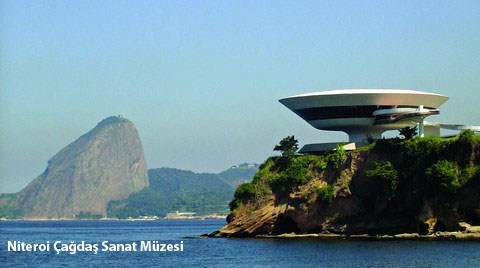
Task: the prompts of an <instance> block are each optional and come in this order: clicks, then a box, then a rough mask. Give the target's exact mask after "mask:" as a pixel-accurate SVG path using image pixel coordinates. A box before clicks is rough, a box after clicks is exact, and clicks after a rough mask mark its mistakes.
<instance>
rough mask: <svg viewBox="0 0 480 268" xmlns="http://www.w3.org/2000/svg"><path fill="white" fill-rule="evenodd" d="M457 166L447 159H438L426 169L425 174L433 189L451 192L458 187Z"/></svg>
mask: <svg viewBox="0 0 480 268" xmlns="http://www.w3.org/2000/svg"><path fill="white" fill-rule="evenodd" d="M458 173H459V171H458V168H457V166H456V165H455V164H454V163H452V162H449V161H447V160H440V161H438V162H437V163H435V164H433V165H432V166H431V167H430V168H428V169H427V171H426V172H425V175H426V177H427V179H428V181H429V182H430V184H431V187H432V188H433V189H435V190H439V191H441V192H444V193H449V194H453V193H455V192H456V191H457V190H458V188H460V186H461V185H460V182H459V176H458Z"/></svg>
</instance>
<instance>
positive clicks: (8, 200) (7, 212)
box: [0, 194, 24, 219]
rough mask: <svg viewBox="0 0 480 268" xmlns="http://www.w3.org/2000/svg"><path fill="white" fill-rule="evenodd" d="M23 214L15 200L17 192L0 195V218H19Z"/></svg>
mask: <svg viewBox="0 0 480 268" xmlns="http://www.w3.org/2000/svg"><path fill="white" fill-rule="evenodd" d="M23 215H24V212H23V210H22V209H21V208H20V207H19V205H18V202H17V194H2V195H0V218H5V219H19V218H22V217H23Z"/></svg>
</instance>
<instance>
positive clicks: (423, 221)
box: [211, 133, 480, 237]
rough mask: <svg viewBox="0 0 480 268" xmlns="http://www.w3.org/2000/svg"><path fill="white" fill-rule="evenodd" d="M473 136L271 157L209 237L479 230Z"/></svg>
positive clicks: (479, 145)
mask: <svg viewBox="0 0 480 268" xmlns="http://www.w3.org/2000/svg"><path fill="white" fill-rule="evenodd" d="M479 166H480V137H478V136H472V135H471V133H465V134H463V135H461V136H460V137H457V138H453V139H440V138H423V139H420V138H416V139H413V140H407V141H405V140H398V139H392V140H382V141H379V142H377V143H376V144H372V145H371V146H369V147H368V148H363V149H360V150H357V151H354V152H348V153H346V152H344V151H342V150H340V149H339V150H337V151H332V152H329V153H327V154H325V155H322V156H312V155H307V156H295V157H291V158H286V157H274V158H270V159H268V160H267V161H266V162H265V163H264V164H263V165H262V166H261V167H260V170H259V171H258V172H257V173H256V175H255V177H254V179H253V182H252V183H246V184H242V185H240V186H239V187H238V188H237V190H236V191H235V199H234V200H233V201H232V202H231V203H230V208H231V210H232V212H231V214H230V215H229V216H228V219H227V221H228V225H226V226H225V227H223V228H222V229H220V230H219V231H217V232H214V233H212V234H211V236H214V237H253V236H263V235H280V234H287V233H295V234H323V235H333V234H340V235H359V234H368V235H395V234H401V233H417V234H420V235H428V234H433V233H436V232H442V231H464V230H465V226H469V225H480V168H479Z"/></svg>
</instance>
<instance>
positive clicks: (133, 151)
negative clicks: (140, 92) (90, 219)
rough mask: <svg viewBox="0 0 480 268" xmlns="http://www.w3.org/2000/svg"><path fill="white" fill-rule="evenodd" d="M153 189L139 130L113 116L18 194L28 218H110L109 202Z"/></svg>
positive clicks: (51, 162)
mask: <svg viewBox="0 0 480 268" xmlns="http://www.w3.org/2000/svg"><path fill="white" fill-rule="evenodd" d="M147 186H148V175H147V167H146V164H145V158H144V154H143V148H142V144H141V142H140V139H139V136H138V133H137V130H136V129H135V127H134V125H133V124H132V122H130V121H129V120H127V119H125V118H122V117H116V116H112V117H109V118H106V119H104V120H103V121H101V122H100V123H99V124H98V125H97V126H96V127H95V128H94V129H92V130H91V131H89V132H88V133H86V134H84V135H83V136H81V137H80V138H78V139H77V140H76V141H74V142H73V143H71V144H70V145H68V146H67V147H65V148H63V149H62V150H61V151H60V152H58V153H57V154H56V155H55V156H53V157H52V158H51V159H50V160H49V161H48V166H47V168H46V170H45V171H44V172H43V173H42V174H41V175H40V176H38V177H37V178H36V179H35V180H34V181H32V182H31V183H30V184H29V185H28V186H27V187H26V188H25V189H23V190H22V191H20V193H19V194H18V203H19V206H20V207H21V208H22V209H23V211H24V215H25V218H74V217H75V216H76V215H79V214H80V213H81V212H83V213H91V214H94V215H102V216H105V215H106V206H107V203H108V202H109V201H110V200H118V199H123V198H127V197H128V196H129V195H130V194H132V193H135V192H138V191H140V190H141V189H143V188H145V187H147Z"/></svg>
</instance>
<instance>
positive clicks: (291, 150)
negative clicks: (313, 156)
mask: <svg viewBox="0 0 480 268" xmlns="http://www.w3.org/2000/svg"><path fill="white" fill-rule="evenodd" d="M273 150H274V151H281V152H282V156H283V157H291V156H293V155H295V153H296V152H297V150H298V140H296V139H295V136H293V135H292V136H287V137H285V138H283V139H282V140H281V141H280V143H279V144H278V145H275V147H274V148H273Z"/></svg>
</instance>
